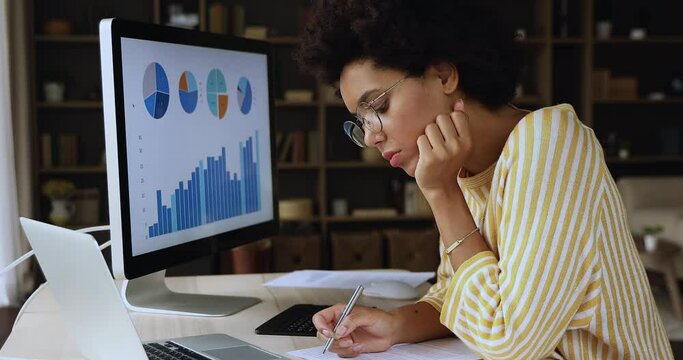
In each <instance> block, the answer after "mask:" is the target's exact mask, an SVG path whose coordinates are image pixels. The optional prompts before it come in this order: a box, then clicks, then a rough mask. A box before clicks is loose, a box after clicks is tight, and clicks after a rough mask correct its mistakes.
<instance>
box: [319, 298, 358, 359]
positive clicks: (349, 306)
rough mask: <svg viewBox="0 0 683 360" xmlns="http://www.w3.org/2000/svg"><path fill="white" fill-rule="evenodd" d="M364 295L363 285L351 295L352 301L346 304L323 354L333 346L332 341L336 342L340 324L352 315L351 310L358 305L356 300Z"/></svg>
mask: <svg viewBox="0 0 683 360" xmlns="http://www.w3.org/2000/svg"><path fill="white" fill-rule="evenodd" d="M362 293H363V285H358V287H357V288H356V291H354V292H353V295H351V299H350V300H349V302H348V303H346V306H345V307H344V310H343V311H342V313H341V316H340V317H339V321H337V325H335V326H334V330H333V331H332V336H330V338H329V339H327V342H326V343H325V347H324V348H323V354H324V353H325V352H326V351H327V349H329V348H330V345H332V341H334V337H335V336H336V335H337V328H338V327H339V324H341V323H342V321H344V319H345V318H346V316H348V315H349V314H350V313H351V310H353V306H354V305H356V300H358V298H359V297H360V295H361V294H362Z"/></svg>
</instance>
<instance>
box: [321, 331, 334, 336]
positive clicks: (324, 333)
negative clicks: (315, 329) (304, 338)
mask: <svg viewBox="0 0 683 360" xmlns="http://www.w3.org/2000/svg"><path fill="white" fill-rule="evenodd" d="M321 333H322V334H323V335H324V336H326V337H332V334H331V333H330V331H329V330H327V329H323V331H321Z"/></svg>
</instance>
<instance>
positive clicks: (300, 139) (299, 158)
mask: <svg viewBox="0 0 683 360" xmlns="http://www.w3.org/2000/svg"><path fill="white" fill-rule="evenodd" d="M292 141H293V144H292V162H293V163H295V164H301V163H303V162H304V161H306V134H305V133H304V132H303V131H295V132H294V133H292Z"/></svg>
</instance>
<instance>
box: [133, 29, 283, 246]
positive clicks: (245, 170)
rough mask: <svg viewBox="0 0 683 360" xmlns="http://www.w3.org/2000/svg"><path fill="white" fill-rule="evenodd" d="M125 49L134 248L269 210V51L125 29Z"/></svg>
mask: <svg viewBox="0 0 683 360" xmlns="http://www.w3.org/2000/svg"><path fill="white" fill-rule="evenodd" d="M121 58H122V60H123V64H122V65H123V101H124V106H125V117H126V119H128V120H127V121H126V139H125V141H126V144H127V148H128V159H127V160H128V163H127V164H126V166H127V167H128V180H129V188H128V190H129V193H128V198H129V204H130V205H129V207H130V218H131V239H132V240H133V241H132V251H133V256H137V255H140V254H144V253H148V252H150V251H154V250H159V249H163V248H166V247H170V246H174V245H179V244H182V243H186V242H189V241H193V240H197V239H200V238H204V237H207V236H212V235H215V234H218V233H222V232H226V231H230V230H234V229H237V228H242V227H246V226H249V225H254V224H257V223H260V222H264V221H268V220H272V219H273V203H272V200H271V199H272V193H273V183H272V181H271V175H270V169H271V163H270V156H269V154H270V142H269V141H268V140H269V139H270V128H269V125H270V124H269V116H270V114H269V109H268V66H267V59H266V55H264V54H256V53H248V52H240V51H232V50H224V49H214V48H204V47H198V46H190V45H181V44H169V43H163V42H158V41H149V40H141V39H133V38H125V37H123V38H121ZM131 150H132V151H131Z"/></svg>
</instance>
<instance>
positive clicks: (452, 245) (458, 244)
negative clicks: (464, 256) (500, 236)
mask: <svg viewBox="0 0 683 360" xmlns="http://www.w3.org/2000/svg"><path fill="white" fill-rule="evenodd" d="M477 231H479V228H478V227H475V228H474V230H472V231H470V233H469V234H467V235H465V236H463V237H462V238H460V239H458V240H455V242H454V243H452V244H451V246H449V247H448V249H446V255H450V254H451V252H453V250H455V248H457V247H458V246H460V244H461V243H462V242H463V241H465V239H467V238H468V237H470V236H471V235H472V234H474V233H475V232H477Z"/></svg>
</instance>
